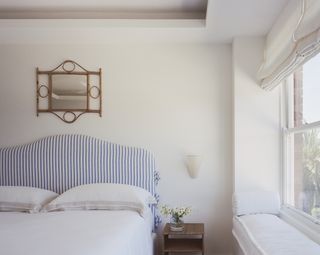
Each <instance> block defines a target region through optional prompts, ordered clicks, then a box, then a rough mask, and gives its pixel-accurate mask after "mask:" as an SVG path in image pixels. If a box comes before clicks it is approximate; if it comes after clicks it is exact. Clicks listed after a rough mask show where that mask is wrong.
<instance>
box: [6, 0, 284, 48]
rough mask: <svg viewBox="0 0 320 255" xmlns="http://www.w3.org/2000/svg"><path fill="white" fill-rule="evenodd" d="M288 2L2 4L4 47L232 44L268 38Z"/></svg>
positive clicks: (39, 0)
mask: <svg viewBox="0 0 320 255" xmlns="http://www.w3.org/2000/svg"><path fill="white" fill-rule="evenodd" d="M288 1H290V0H241V1H240V0H208V1H207V0H134V1H133V0H108V1H106V0H68V1H66V0H55V1H44V0H23V1H22V0H0V43H12V42H19V43H21V42H24V43H34V42H36V43H48V42H50V43H60V42H65V43H68V42H70V43H74V41H78V42H83V43H96V42H97V41H99V42H101V43H106V42H110V43H112V42H124V41H126V42H141V41H143V42H215V43H230V42H232V40H233V38H234V37H238V36H261V35H265V34H266V33H267V32H268V31H269V30H270V28H271V26H272V24H273V22H274V21H275V19H276V18H277V17H278V15H279V13H280V12H281V10H282V9H283V8H284V6H285V4H286V3H287V2H288ZM83 35H85V36H83Z"/></svg>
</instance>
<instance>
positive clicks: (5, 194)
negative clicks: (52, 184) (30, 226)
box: [0, 186, 58, 212]
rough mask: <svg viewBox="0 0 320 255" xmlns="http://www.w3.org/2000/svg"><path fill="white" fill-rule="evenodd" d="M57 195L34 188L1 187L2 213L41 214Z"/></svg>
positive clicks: (0, 206)
mask: <svg viewBox="0 0 320 255" xmlns="http://www.w3.org/2000/svg"><path fill="white" fill-rule="evenodd" d="M57 196H58V194H57V193H55V192H52V191H49V190H45V189H38V188H32V187H21V186H0V211H2V212H8V211H10V212H12V211H14V212H39V211H40V209H41V207H42V206H43V205H44V204H47V203H49V202H50V201H51V200H53V199H55V198H56V197H57Z"/></svg>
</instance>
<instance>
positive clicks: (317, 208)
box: [291, 129, 320, 219]
mask: <svg viewBox="0 0 320 255" xmlns="http://www.w3.org/2000/svg"><path fill="white" fill-rule="evenodd" d="M293 145H294V150H293V156H294V160H293V161H294V162H293V164H294V173H292V178H291V182H292V185H291V186H292V190H291V197H292V199H291V205H292V206H294V207H296V208H297V209H300V210H302V211H304V212H305V213H307V214H309V215H312V216H313V217H315V218H317V219H320V129H312V130H309V131H306V132H303V133H299V134H294V144H293Z"/></svg>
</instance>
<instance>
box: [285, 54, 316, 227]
mask: <svg viewBox="0 0 320 255" xmlns="http://www.w3.org/2000/svg"><path fill="white" fill-rule="evenodd" d="M286 83H287V84H286V93H285V94H286V95H287V96H286V100H285V102H286V103H285V105H286V107H285V108H286V109H287V111H286V114H285V116H286V117H287V118H286V127H287V128H286V129H285V131H284V139H285V146H284V148H285V155H286V157H285V159H286V160H285V163H286V167H285V169H286V171H285V175H284V177H285V178H284V191H285V192H284V202H285V203H286V204H287V205H288V206H290V207H293V208H295V209H297V210H299V211H301V212H303V213H305V214H307V215H309V216H311V217H312V218H313V219H315V220H316V221H317V222H320V54H319V55H317V56H316V57H314V58H313V59H311V60H310V61H309V62H307V63H306V64H304V65H303V67H301V68H300V69H299V70H297V71H296V72H295V73H294V74H293V75H292V76H291V77H289V78H288V79H287V82H286Z"/></svg>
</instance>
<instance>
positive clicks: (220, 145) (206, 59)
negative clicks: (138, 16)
mask: <svg viewBox="0 0 320 255" xmlns="http://www.w3.org/2000/svg"><path fill="white" fill-rule="evenodd" d="M0 56H1V58H0V77H1V80H0V146H1V147H3V146H9V145H15V144H23V143H28V142H31V141H33V140H35V139H38V138H41V137H44V136H48V135H54V134H62V133H82V134H88V135H91V136H95V137H99V138H103V139H106V140H109V141H112V142H117V143H121V144H126V145H135V146H142V147H145V148H147V149H150V150H152V151H153V152H154V153H155V155H156V157H157V165H158V169H159V171H160V173H161V182H160V186H159V193H160V194H161V202H162V203H167V204H170V205H174V206H175V205H191V206H192V207H193V213H192V215H191V216H190V217H189V218H187V219H186V220H188V221H199V222H204V223H205V232H206V251H207V252H206V254H223V253H228V252H230V249H231V241H230V240H231V217H232V213H231V192H232V155H231V151H232V150H231V148H232V145H231V144H232V136H231V134H232V125H231V123H232V103H231V101H232V93H231V91H232V90H231V89H232V79H231V77H232V71H231V67H232V64H231V47H230V46H228V45H215V46H214V45H211V44H162V45H160V44H159V45H156V44H125V43H123V44H106V45H72V44H68V45H1V46H0ZM66 59H72V60H75V61H77V62H78V63H79V64H81V65H82V66H84V67H85V68H88V69H93V70H95V69H97V68H99V67H101V68H102V70H103V89H104V98H103V117H102V118H100V117H99V116H98V115H94V114H92V115H90V114H86V115H83V116H81V117H80V119H78V120H77V121H76V122H75V123H74V124H66V123H64V122H62V121H61V120H59V119H58V118H57V117H55V116H54V115H51V114H41V115H40V116H39V117H36V108H35V107H36V101H35V94H36V84H35V68H36V67H40V68H41V69H51V68H53V67H55V66H56V65H57V64H59V63H60V62H61V61H63V60H66ZM248 86H253V84H250V85H248ZM244 89H245V86H244ZM249 89H251V90H254V89H252V88H249ZM256 90H257V91H258V92H256V93H253V95H252V96H255V95H256V94H259V93H260V90H259V88H256ZM237 93H238V94H239V95H242V94H241V91H237ZM261 93H265V92H263V91H262V92H261ZM252 100H253V99H252ZM254 100H256V99H254ZM242 101H244V99H242ZM237 104H240V102H239V101H237ZM243 110H245V109H243ZM241 112H242V111H241ZM239 113H240V112H239ZM262 114H263V113H262ZM240 117H241V116H237V119H238V118H240ZM244 117H245V116H243V118H244ZM262 117H263V116H261V118H262ZM264 124H265V121H264V122H263V123H262V124H261V125H264ZM261 125H260V126H261ZM243 128H244V127H242V129H243ZM238 139H240V138H238ZM239 141H240V140H239ZM272 145H273V144H272ZM185 153H202V154H203V156H204V160H203V166H202V169H201V172H200V176H199V177H198V179H191V178H189V176H188V174H187V171H186V169H185V166H184V162H183V159H184V158H183V157H184V155H185ZM247 158H248V157H245V158H244V159H243V160H246V159H247Z"/></svg>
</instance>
